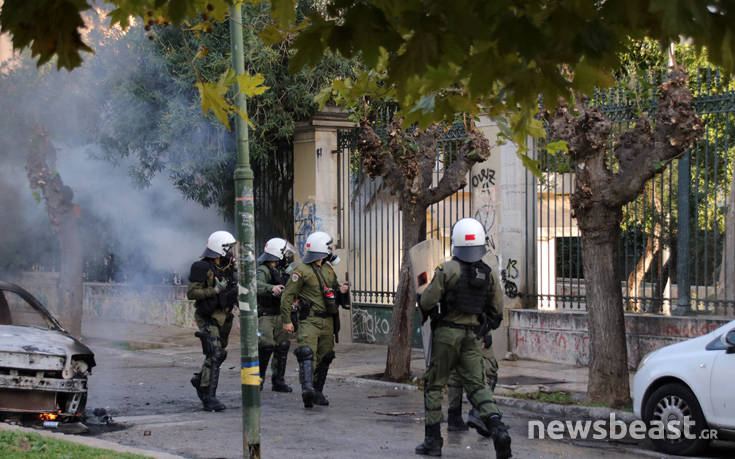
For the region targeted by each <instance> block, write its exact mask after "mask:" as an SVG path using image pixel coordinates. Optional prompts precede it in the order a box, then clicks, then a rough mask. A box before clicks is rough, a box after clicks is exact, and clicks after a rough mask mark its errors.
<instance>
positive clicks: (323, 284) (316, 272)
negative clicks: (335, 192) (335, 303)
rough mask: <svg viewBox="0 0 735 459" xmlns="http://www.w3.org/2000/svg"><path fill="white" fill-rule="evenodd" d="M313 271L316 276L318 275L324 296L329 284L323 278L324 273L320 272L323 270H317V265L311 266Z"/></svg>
mask: <svg viewBox="0 0 735 459" xmlns="http://www.w3.org/2000/svg"><path fill="white" fill-rule="evenodd" d="M310 266H311V269H313V270H314V274H316V278H317V280H318V281H319V289H320V290H321V291H322V295H324V286H325V285H327V283H326V282H325V281H324V279H323V278H322V273H321V272H320V270H321V269H317V267H316V265H314V264H311V265H310Z"/></svg>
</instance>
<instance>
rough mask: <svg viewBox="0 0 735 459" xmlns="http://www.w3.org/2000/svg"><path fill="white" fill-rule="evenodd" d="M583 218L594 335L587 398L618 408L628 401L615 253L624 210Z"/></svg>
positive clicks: (598, 211)
mask: <svg viewBox="0 0 735 459" xmlns="http://www.w3.org/2000/svg"><path fill="white" fill-rule="evenodd" d="M616 214H617V216H618V218H616ZM580 217H581V216H580ZM580 217H578V218H579V220H578V221H579V223H580V229H582V236H583V238H584V239H583V241H584V243H583V249H582V261H583V263H584V277H585V285H586V289H587V305H588V308H587V309H588V320H589V327H588V329H589V336H590V342H589V347H590V362H589V383H588V386H587V398H588V399H589V401H591V402H603V403H609V404H610V406H612V407H620V406H623V405H625V404H626V403H628V402H629V400H630V388H629V382H628V353H627V347H626V344H625V320H624V319H625V316H624V314H623V308H622V305H623V296H622V292H621V289H620V276H619V273H618V268H617V267H618V260H617V257H616V255H617V244H618V239H619V236H620V211H618V212H616V211H615V210H613V209H607V208H598V209H595V210H593V211H590V212H585V215H584V217H581V218H580Z"/></svg>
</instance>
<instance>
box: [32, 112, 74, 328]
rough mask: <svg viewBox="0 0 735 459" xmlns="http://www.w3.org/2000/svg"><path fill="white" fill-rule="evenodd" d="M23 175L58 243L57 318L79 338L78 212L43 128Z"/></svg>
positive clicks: (38, 131)
mask: <svg viewBox="0 0 735 459" xmlns="http://www.w3.org/2000/svg"><path fill="white" fill-rule="evenodd" d="M26 173H27V175H28V182H29V183H30V186H31V189H32V190H37V191H40V193H41V195H42V196H43V199H44V201H45V202H46V211H47V212H48V218H49V222H50V223H51V230H52V231H53V233H54V234H55V235H56V237H57V238H58V240H59V248H60V249H61V260H62V261H61V266H60V268H59V281H58V284H57V285H56V291H57V298H58V304H57V307H58V311H57V312H58V314H59V318H60V319H61V323H63V324H64V326H65V327H66V328H67V330H68V331H69V333H71V334H72V335H74V336H76V337H81V336H82V267H83V259H82V242H81V238H80V236H79V217H80V215H81V210H80V209H79V206H77V205H76V204H74V192H73V191H72V189H71V188H70V187H69V186H67V185H64V181H63V180H62V179H61V176H60V175H59V172H58V171H57V170H56V149H55V148H54V146H53V145H52V144H51V140H50V139H49V136H48V133H47V131H46V128H45V127H44V126H43V125H38V126H37V127H36V130H35V132H34V133H33V136H32V137H31V139H30V141H29V144H28V156H27V159H26Z"/></svg>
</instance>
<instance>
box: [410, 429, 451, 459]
mask: <svg viewBox="0 0 735 459" xmlns="http://www.w3.org/2000/svg"><path fill="white" fill-rule="evenodd" d="M424 431H425V433H424V442H423V443H421V444H420V445H419V446H417V447H416V454H420V455H422V456H441V455H442V446H443V445H444V440H442V433H441V429H440V426H439V424H432V425H430V426H426V427H424Z"/></svg>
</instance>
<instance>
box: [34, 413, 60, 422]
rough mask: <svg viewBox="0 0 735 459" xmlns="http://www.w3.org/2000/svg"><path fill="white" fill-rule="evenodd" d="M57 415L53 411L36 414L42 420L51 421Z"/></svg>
mask: <svg viewBox="0 0 735 459" xmlns="http://www.w3.org/2000/svg"><path fill="white" fill-rule="evenodd" d="M58 417H59V415H58V414H54V413H43V414H39V415H38V418H39V419H40V420H42V421H53V420H55V419H56V418H58Z"/></svg>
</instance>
